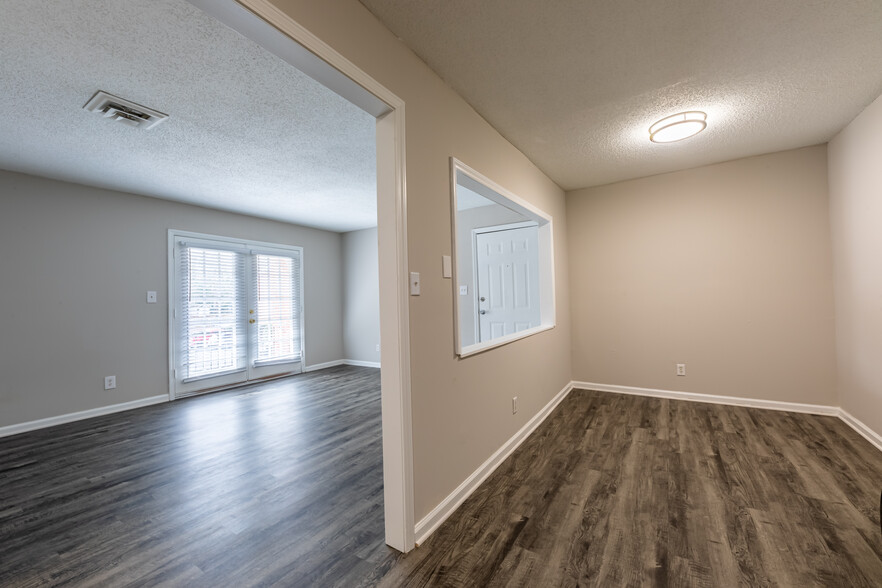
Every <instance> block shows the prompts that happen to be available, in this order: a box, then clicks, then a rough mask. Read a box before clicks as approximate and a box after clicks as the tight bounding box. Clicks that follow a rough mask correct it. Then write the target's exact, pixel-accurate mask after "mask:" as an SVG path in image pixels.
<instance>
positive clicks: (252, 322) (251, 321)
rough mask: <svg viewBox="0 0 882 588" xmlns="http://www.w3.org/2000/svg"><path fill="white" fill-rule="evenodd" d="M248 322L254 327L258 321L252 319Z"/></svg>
mask: <svg viewBox="0 0 882 588" xmlns="http://www.w3.org/2000/svg"><path fill="white" fill-rule="evenodd" d="M248 322H249V323H250V324H252V325H253V324H254V323H255V322H256V321H255V320H254V319H250V320H249V321H248Z"/></svg>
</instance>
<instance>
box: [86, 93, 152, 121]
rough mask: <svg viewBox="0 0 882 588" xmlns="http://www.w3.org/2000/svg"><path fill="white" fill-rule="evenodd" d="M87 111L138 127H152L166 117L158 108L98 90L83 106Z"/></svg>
mask: <svg viewBox="0 0 882 588" xmlns="http://www.w3.org/2000/svg"><path fill="white" fill-rule="evenodd" d="M83 108H85V109H86V110H88V111H89V112H97V113H99V114H101V115H103V116H104V117H105V118H109V119H112V120H115V121H117V122H121V123H123V124H126V125H129V126H131V127H138V128H139V129H152V128H153V127H155V126H156V125H158V124H159V123H161V122H162V121H164V120H165V119H167V118H168V115H167V114H163V113H161V112H159V111H158V110H153V109H152V108H147V107H146V106H141V105H140V104H135V103H134V102H132V101H130V100H126V99H125V98H120V97H119V96H114V95H113V94H108V93H107V92H103V91H100V90H99V91H98V92H96V93H95V95H94V96H92V99H91V100H89V101H88V102H86V105H85V106H83Z"/></svg>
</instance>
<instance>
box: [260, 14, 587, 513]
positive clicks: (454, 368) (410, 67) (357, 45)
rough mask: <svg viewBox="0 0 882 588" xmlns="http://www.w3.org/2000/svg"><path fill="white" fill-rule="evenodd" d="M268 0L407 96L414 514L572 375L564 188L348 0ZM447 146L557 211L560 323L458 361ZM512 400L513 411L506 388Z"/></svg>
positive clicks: (516, 191)
mask: <svg viewBox="0 0 882 588" xmlns="http://www.w3.org/2000/svg"><path fill="white" fill-rule="evenodd" d="M273 4H275V5H276V6H277V7H279V8H280V9H281V10H282V11H284V12H286V13H287V14H288V15H289V16H290V17H291V18H293V19H294V20H295V21H297V22H298V23H300V24H301V25H303V26H305V27H306V28H307V29H309V30H310V31H311V32H313V33H314V34H316V35H317V36H318V37H319V38H321V39H322V40H323V41H325V42H326V43H328V44H329V45H331V46H332V47H333V48H334V49H336V50H337V51H339V52H340V53H342V54H343V55H344V56H345V57H346V58H348V59H349V60H350V61H352V62H353V63H355V64H356V65H357V66H359V67H360V68H361V69H363V70H364V71H366V72H367V73H368V74H369V75H371V76H372V77H373V78H374V79H376V80H377V81H378V82H380V83H381V84H383V85H384V86H385V87H387V88H388V89H389V90H391V91H392V92H394V93H395V94H396V95H397V96H399V97H400V98H401V99H403V100H404V101H405V103H406V105H407V106H406V114H407V123H406V124H407V206H408V214H407V221H408V256H409V263H410V269H411V270H412V271H419V272H420V273H421V274H422V275H421V277H422V295H421V296H419V297H414V298H411V305H410V320H411V325H410V326H411V358H412V361H411V363H412V366H411V367H412V371H411V373H412V398H413V403H412V411H413V432H414V453H413V456H414V502H415V516H416V520H417V521H419V520H420V519H421V518H422V517H423V516H425V515H426V514H428V512H429V511H430V510H431V509H432V508H434V507H435V506H436V505H437V504H438V503H439V502H440V501H441V500H443V499H444V498H445V497H446V496H447V495H448V494H449V493H450V492H451V491H453V490H454V489H455V488H456V487H457V486H458V485H459V484H460V483H461V482H462V481H463V480H465V479H466V477H468V476H469V475H470V474H471V473H472V472H474V471H475V469H476V468H477V467H478V466H480V465H481V464H482V463H483V462H484V461H485V460H486V459H487V458H488V457H490V455H492V454H493V452H494V451H496V450H497V449H498V448H499V447H500V446H501V445H502V444H503V443H504V442H505V441H506V440H508V439H509V438H510V437H511V436H512V435H513V434H514V433H515V432H516V431H517V430H518V429H520V428H521V427H522V426H523V425H524V424H525V423H526V422H527V421H528V420H529V419H530V418H531V417H532V416H533V415H535V414H536V412H538V411H539V409H540V408H541V407H542V406H544V405H545V404H546V403H547V402H548V401H549V400H551V398H553V397H554V395H555V394H557V393H558V392H559V391H560V390H561V389H563V388H564V386H566V385H567V383H568V382H569V381H570V333H569V300H568V284H567V275H566V273H567V252H566V238H565V223H564V222H563V215H564V195H563V192H562V191H561V190H560V188H559V187H558V186H557V185H555V184H554V183H553V182H552V181H551V180H549V179H548V177H546V176H545V175H544V174H543V173H542V172H541V171H539V169H538V168H536V166H535V165H533V164H532V163H531V162H530V161H529V160H528V159H527V158H526V157H525V156H524V155H523V154H522V153H521V152H519V151H518V150H517V149H515V148H514V147H513V146H512V145H511V144H510V143H509V142H508V141H506V140H505V139H504V138H503V137H502V136H501V135H499V133H497V132H496V131H495V130H494V129H493V128H492V127H491V126H490V125H489V124H488V123H487V122H486V121H485V120H483V119H482V118H481V117H480V116H478V114H477V113H476V112H475V111H474V110H473V109H472V108H471V107H470V106H469V105H468V104H466V103H465V102H464V101H463V100H462V99H461V98H460V97H459V96H458V95H457V94H456V93H455V92H453V91H452V90H451V89H450V88H449V87H448V86H447V85H446V84H445V83H444V82H443V81H442V80H441V79H440V78H439V77H438V76H437V75H435V74H434V73H433V72H432V71H431V70H430V69H429V68H428V67H427V66H426V64H425V63H423V62H422V61H421V60H420V59H419V58H418V57H417V56H416V55H415V54H414V53H413V52H412V51H410V50H409V49H408V48H407V47H406V46H405V45H404V44H403V43H402V42H401V41H399V40H398V39H396V38H395V36H394V35H393V34H392V33H391V32H389V30H388V29H386V28H385V27H384V26H383V25H382V24H381V23H380V22H379V21H377V20H376V18H374V16H373V15H371V14H370V13H369V12H368V11H367V9H366V8H364V6H362V5H361V4H359V3H358V2H357V1H355V0H327V1H324V2H314V1H312V0H274V1H273ZM450 156H454V157H456V158H458V159H460V160H461V161H462V162H463V163H465V164H467V165H469V166H471V167H473V168H475V169H476V170H478V171H479V172H481V173H482V174H484V175H486V176H487V177H489V178H491V179H492V180H493V181H495V182H497V183H499V184H500V185H502V186H503V187H505V188H506V189H507V190H510V191H511V192H513V193H514V194H517V195H518V196H520V197H521V198H524V199H525V200H527V201H529V202H531V203H532V204H534V205H535V206H537V207H539V208H541V209H542V210H544V211H545V212H547V213H548V214H550V215H552V216H553V217H554V221H555V227H554V228H555V231H556V233H555V239H554V248H555V253H556V263H555V272H556V274H555V275H556V279H557V282H556V287H557V289H556V296H557V298H556V301H557V328H555V329H552V330H550V331H546V332H544V333H540V334H538V335H536V336H533V337H528V338H526V339H523V340H520V341H516V342H514V343H512V344H510V345H506V346H503V347H500V348H496V349H493V350H490V351H488V352H486V353H481V354H478V355H475V356H472V357H469V358H467V359H465V360H458V359H457V358H456V357H455V355H454V346H453V325H454V315H453V282H452V280H449V279H444V278H442V277H441V256H442V255H450V253H451V247H452V245H451V243H452V240H451V223H450V167H449V165H450V164H449V158H450ZM512 396H519V397H520V403H521V408H520V411H519V412H518V414H516V415H512V414H511V397H512Z"/></svg>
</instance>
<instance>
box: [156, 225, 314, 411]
mask: <svg viewBox="0 0 882 588" xmlns="http://www.w3.org/2000/svg"><path fill="white" fill-rule="evenodd" d="M170 249H171V250H172V253H173V255H172V260H171V261H172V263H173V280H172V288H171V290H170V294H171V297H170V300H171V305H170V307H171V308H170V310H171V327H172V333H173V336H172V338H171V347H172V351H171V354H172V357H171V364H172V372H173V373H172V379H173V396H174V398H181V397H184V396H190V395H193V394H198V393H200V392H207V391H210V390H216V389H218V388H223V387H227V386H232V385H235V384H241V383H244V382H248V381H250V380H257V379H261V378H267V377H272V376H278V375H282V374H290V373H298V372H301V371H302V365H303V320H302V317H303V302H302V301H303V295H302V292H303V282H302V266H303V259H302V258H303V250H302V248H299V247H286V246H275V245H270V244H266V243H253V242H248V241H237V240H232V239H230V240H225V239H222V238H216V237H205V236H201V237H197V236H193V235H192V234H186V235H185V234H172V233H170Z"/></svg>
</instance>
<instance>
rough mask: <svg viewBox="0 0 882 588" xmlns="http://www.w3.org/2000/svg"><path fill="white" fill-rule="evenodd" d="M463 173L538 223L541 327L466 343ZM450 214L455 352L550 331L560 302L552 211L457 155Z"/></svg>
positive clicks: (473, 183)
mask: <svg viewBox="0 0 882 588" xmlns="http://www.w3.org/2000/svg"><path fill="white" fill-rule="evenodd" d="M460 176H462V177H464V178H466V181H468V183H469V184H470V185H469V186H467V187H468V188H469V189H471V190H473V191H475V192H477V193H478V194H480V195H481V196H483V197H484V198H487V199H488V200H490V201H492V202H495V203H496V204H499V205H501V206H504V207H506V208H509V209H511V210H514V211H516V212H519V213H521V214H522V215H524V216H525V217H527V218H528V219H529V221H533V222H536V223H537V224H538V225H539V247H540V257H539V272H540V276H539V278H540V281H539V291H540V317H541V319H540V324H539V326H538V327H533V328H531V329H526V330H524V331H518V332H517V333H512V334H511V335H506V336H504V337H499V338H497V339H492V340H490V341H485V342H483V343H481V342H477V343H474V344H472V345H467V346H463V345H462V337H461V333H460V330H461V325H460V321H459V315H460V308H459V307H460V302H459V278H458V272H459V264H458V262H457V249H458V245H457V235H458V232H457V204H456V200H457V199H456V187H457V185H459V184H460ZM450 216H451V243H452V247H451V250H452V253H451V258H452V264H451V265H452V267H453V273H452V280H451V290H452V293H453V343H454V348H455V352H456V355H457V356H458V357H459V358H461V359H462V358H466V357H469V356H471V355H475V354H478V353H483V352H485V351H488V350H490V349H495V348H496V347H501V346H502V345H508V344H509V343H513V342H515V341H519V340H520V339H525V338H527V337H531V336H533V335H537V334H539V333H542V332H544V331H548V330H550V329H553V328H554V327H555V326H557V304H556V294H555V275H554V262H555V257H554V220H553V218H552V217H551V215H549V214H547V213H546V212H544V211H543V210H541V209H539V208H537V207H536V206H534V205H533V204H531V203H530V202H527V201H526V200H524V199H523V198H521V197H520V196H517V195H516V194H514V193H512V192H511V191H509V190H507V189H505V188H503V187H502V186H500V185H499V184H497V183H496V182H494V181H493V180H491V179H490V178H488V177H487V176H485V175H484V174H482V173H480V172H479V171H477V170H475V169H473V168H471V167H469V166H468V165H466V164H465V163H463V162H462V161H460V160H458V159H456V158H455V157H451V158H450Z"/></svg>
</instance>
